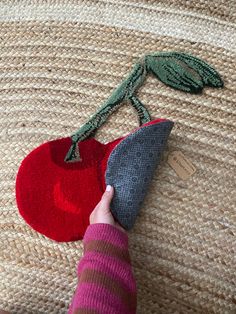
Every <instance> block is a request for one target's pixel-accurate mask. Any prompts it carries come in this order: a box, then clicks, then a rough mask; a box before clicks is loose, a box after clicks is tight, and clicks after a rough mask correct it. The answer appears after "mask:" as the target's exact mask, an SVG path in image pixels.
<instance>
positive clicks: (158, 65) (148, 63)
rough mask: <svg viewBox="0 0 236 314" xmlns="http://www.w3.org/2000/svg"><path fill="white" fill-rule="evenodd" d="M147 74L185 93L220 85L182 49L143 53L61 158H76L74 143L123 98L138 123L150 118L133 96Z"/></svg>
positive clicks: (200, 62)
mask: <svg viewBox="0 0 236 314" xmlns="http://www.w3.org/2000/svg"><path fill="white" fill-rule="evenodd" d="M147 73H152V74H154V75H155V76H156V77H157V78H158V79H159V80H160V81H162V82H163V83H164V84H166V85H168V86H170V87H172V88H175V89H178V90H181V91H185V92H189V93H199V92H201V91H202V89H203V87H204V86H211V87H223V81H222V80H221V78H220V76H219V74H218V72H217V71H216V70H215V69H214V68H213V67H211V66H210V65H209V64H208V63H206V62H205V61H203V60H201V59H199V58H196V57H194V56H192V55H190V54H187V53H182V52H160V53H152V54H147V55H145V56H144V57H142V58H141V59H140V60H139V62H138V63H136V64H135V65H134V67H133V69H132V71H131V73H130V74H129V75H128V76H127V77H126V79H125V80H124V81H123V82H122V83H121V84H120V85H119V86H118V87H117V88H116V89H115V90H114V91H113V93H112V95H111V96H110V97H109V98H108V99H107V100H106V101H105V103H104V104H103V106H102V107H101V108H100V110H99V111H98V112H97V113H96V114H94V115H93V116H92V117H91V119H90V120H89V121H88V122H86V123H85V124H84V125H83V126H82V127H81V128H80V129H79V130H78V131H77V132H76V133H74V134H73V135H72V137H71V139H72V145H71V147H70V150H69V151H68V153H67V155H66V157H65V161H66V162H74V161H80V160H81V159H80V154H79V147H78V143H79V142H81V141H83V140H85V139H86V138H88V137H90V136H91V135H94V133H95V132H96V130H97V129H98V128H99V127H100V126H101V125H102V124H103V123H104V122H105V121H106V120H107V118H108V117H109V116H110V115H111V114H112V112H113V111H115V110H116V109H117V108H118V107H119V106H120V105H121V103H122V102H123V101H129V102H130V103H131V105H132V106H133V107H134V108H135V110H137V113H138V116H139V122H140V125H142V124H144V123H147V122H149V121H151V117H150V114H149V112H148V110H147V109H146V108H145V107H144V105H143V104H142V103H141V101H140V100H139V99H138V98H137V96H135V93H136V91H137V89H138V87H139V86H140V85H142V84H143V82H144V80H145V78H146V76H147Z"/></svg>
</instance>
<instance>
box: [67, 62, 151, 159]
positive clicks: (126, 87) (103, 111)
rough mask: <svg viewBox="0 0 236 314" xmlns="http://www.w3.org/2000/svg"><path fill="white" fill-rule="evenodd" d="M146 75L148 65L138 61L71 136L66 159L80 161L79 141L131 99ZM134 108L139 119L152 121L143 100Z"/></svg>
mask: <svg viewBox="0 0 236 314" xmlns="http://www.w3.org/2000/svg"><path fill="white" fill-rule="evenodd" d="M145 77H146V67H145V65H144V64H143V63H137V64H135V66H134V67H133V70H132V71H131V73H130V74H129V75H128V76H127V78H126V79H125V80H124V81H123V82H122V83H121V84H120V85H119V86H118V87H117V88H116V89H115V90H114V92H113V93H112V95H111V96H110V97H109V98H108V99H107V100H106V101H105V103H104V104H103V106H102V107H101V108H100V110H99V111H98V112H97V113H95V114H94V115H93V116H92V117H91V119H90V120H89V121H88V122H86V123H85V124H84V125H83V126H82V127H81V128H80V129H79V130H78V131H77V132H76V133H74V134H73V135H72V136H71V139H72V145H71V147H70V150H69V151H68V153H67V155H66V157H65V161H66V162H74V161H80V160H81V158H80V154H79V149H78V145H77V144H78V143H79V142H81V141H83V140H85V139H86V138H88V137H90V136H91V135H93V134H94V133H95V131H96V130H97V129H98V128H99V127H100V126H101V125H102V124H103V123H104V122H105V121H106V120H107V118H108V117H109V116H110V115H111V114H112V112H114V111H115V110H116V109H117V108H118V107H119V106H120V105H121V104H122V102H123V101H130V102H131V104H133V103H134V100H132V101H131V100H130V98H132V95H133V94H134V92H135V91H136V90H137V89H138V87H139V86H140V85H141V84H142V83H143V81H144V79H145ZM134 108H135V109H136V110H137V111H138V116H139V119H140V121H141V122H142V123H146V122H148V121H151V117H150V115H149V114H148V111H147V109H146V108H145V107H144V105H143V104H142V103H141V102H138V101H137V100H136V102H135V104H134Z"/></svg>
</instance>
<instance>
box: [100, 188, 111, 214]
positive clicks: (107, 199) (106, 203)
mask: <svg viewBox="0 0 236 314" xmlns="http://www.w3.org/2000/svg"><path fill="white" fill-rule="evenodd" d="M113 195H114V188H113V186H111V185H107V187H106V191H105V192H104V193H103V195H102V198H101V205H102V208H103V209H109V207H110V203H111V200H112V198H113Z"/></svg>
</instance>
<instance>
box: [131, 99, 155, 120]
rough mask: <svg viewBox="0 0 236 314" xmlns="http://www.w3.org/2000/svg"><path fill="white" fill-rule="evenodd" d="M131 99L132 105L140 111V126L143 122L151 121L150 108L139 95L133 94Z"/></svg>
mask: <svg viewBox="0 0 236 314" xmlns="http://www.w3.org/2000/svg"><path fill="white" fill-rule="evenodd" d="M130 101H131V104H132V106H133V107H134V108H135V109H136V110H137V112H138V117H139V125H140V126H141V125H142V124H145V123H147V122H149V121H151V116H150V114H149V112H148V110H147V109H146V108H145V107H144V106H143V104H142V103H141V101H140V100H139V99H138V98H137V97H135V96H131V97H130Z"/></svg>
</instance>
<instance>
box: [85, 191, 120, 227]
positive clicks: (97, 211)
mask: <svg viewBox="0 0 236 314" xmlns="http://www.w3.org/2000/svg"><path fill="white" fill-rule="evenodd" d="M113 195H114V187H113V186H110V185H108V186H107V188H106V191H105V192H104V193H103V195H102V198H101V200H100V202H99V203H98V204H97V206H96V207H95V208H94V210H93V211H92V213H91V215H90V217H89V220H90V224H96V223H104V224H109V225H112V226H115V227H117V228H118V229H120V230H122V231H124V232H125V230H124V229H123V228H122V227H121V226H120V225H119V224H118V223H117V222H116V221H115V220H114V217H113V216H112V213H111V211H110V203H111V200H112V197H113Z"/></svg>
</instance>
